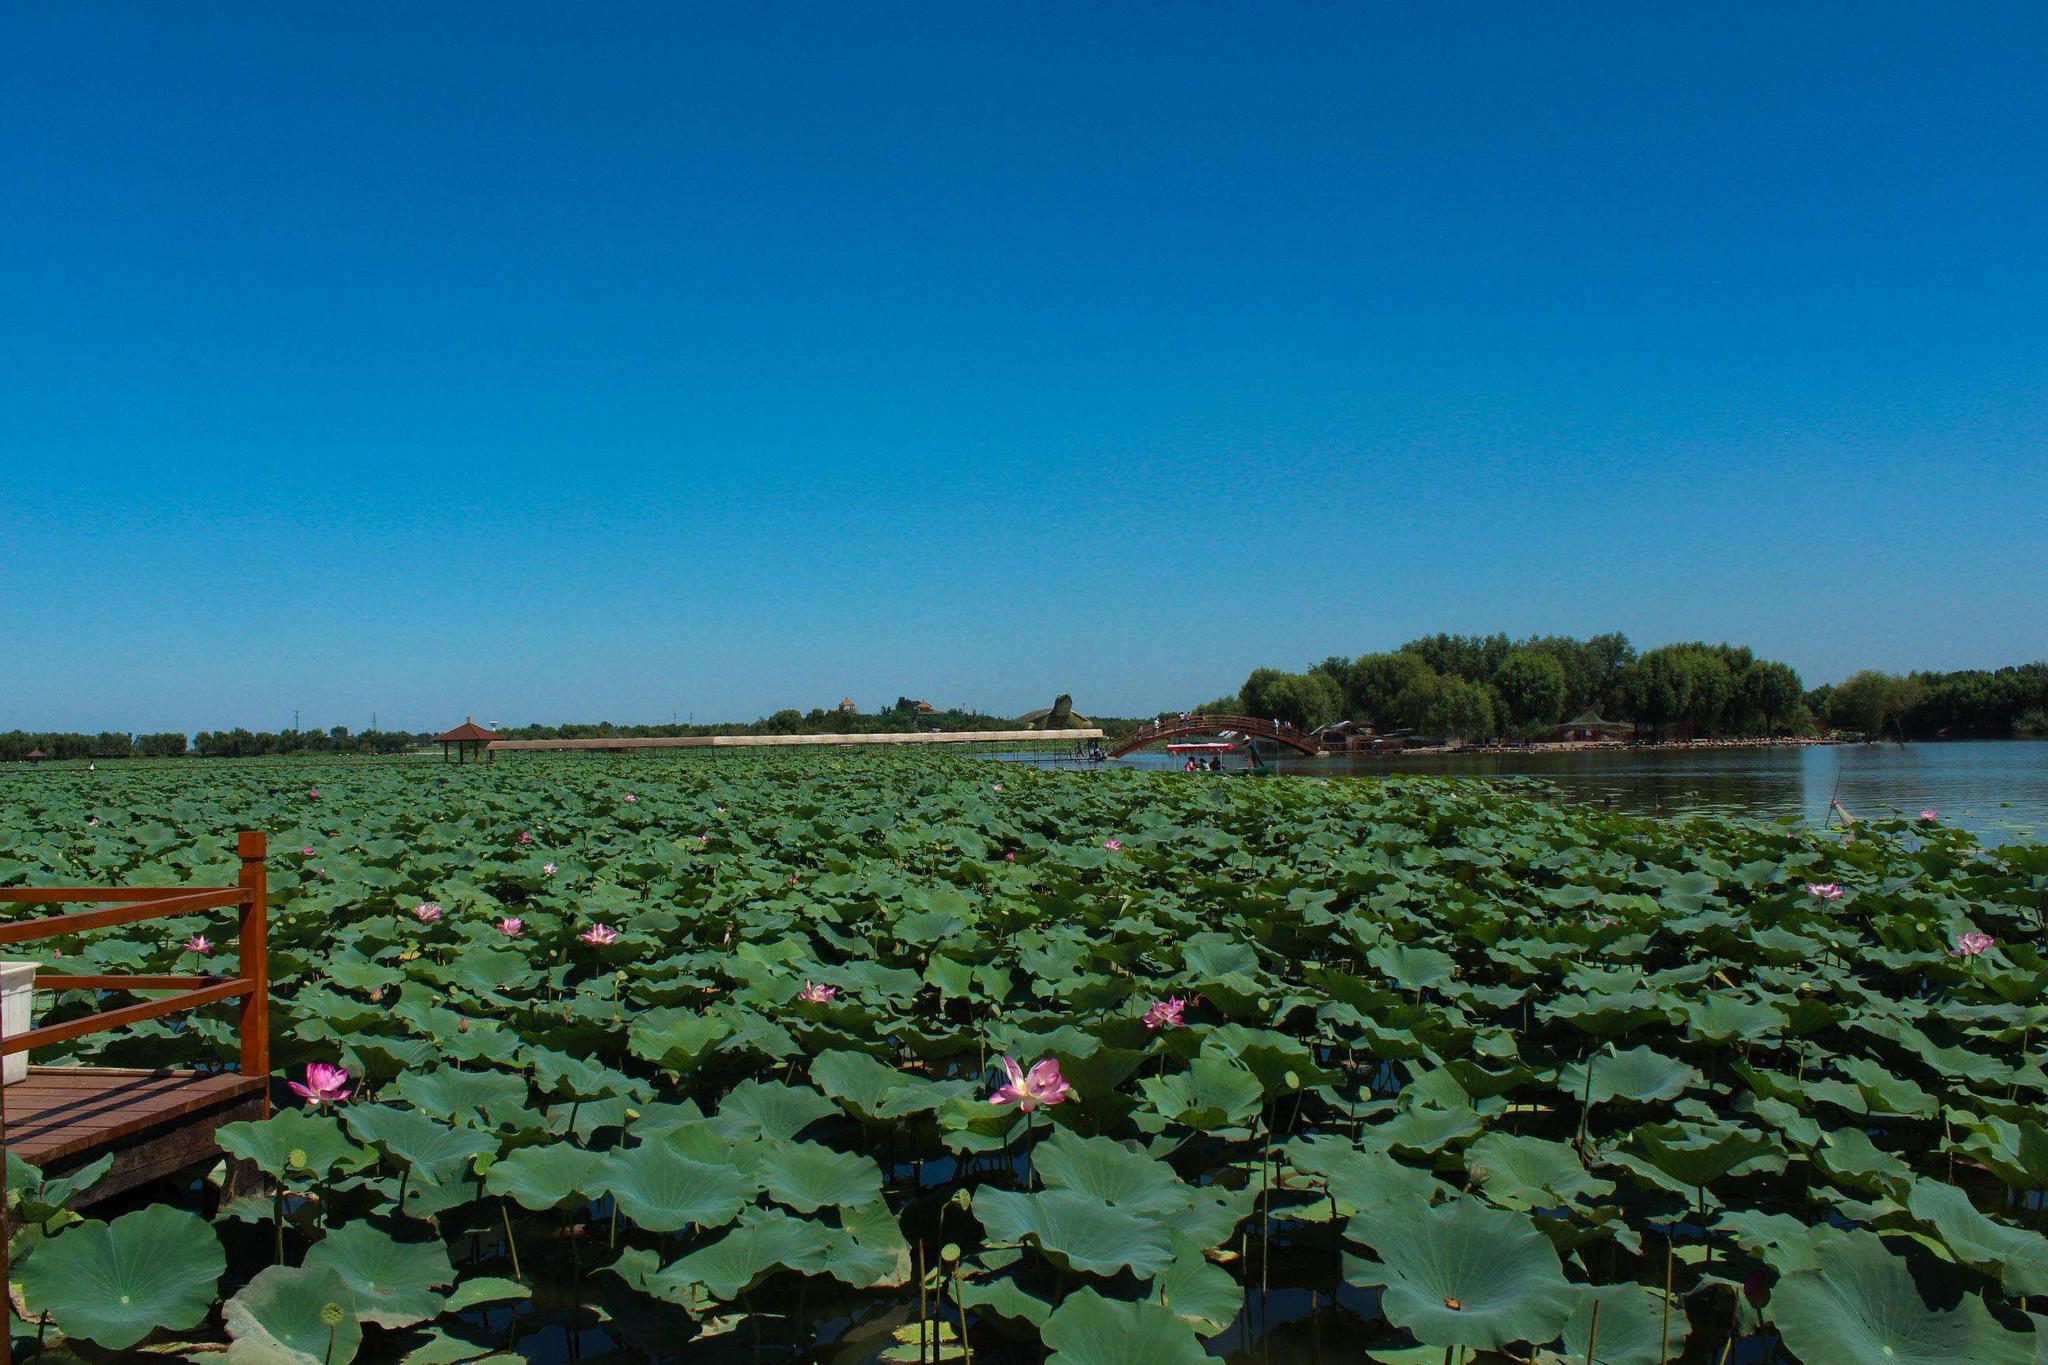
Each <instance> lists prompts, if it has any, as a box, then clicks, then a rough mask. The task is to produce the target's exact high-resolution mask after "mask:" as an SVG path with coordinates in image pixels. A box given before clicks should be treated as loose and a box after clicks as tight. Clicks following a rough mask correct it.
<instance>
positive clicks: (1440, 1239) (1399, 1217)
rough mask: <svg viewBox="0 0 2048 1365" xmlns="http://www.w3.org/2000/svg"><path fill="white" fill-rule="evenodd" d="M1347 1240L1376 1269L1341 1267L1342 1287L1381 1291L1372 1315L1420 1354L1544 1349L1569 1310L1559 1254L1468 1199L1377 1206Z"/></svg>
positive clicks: (1520, 1221) (1520, 1225) (1523, 1226)
mask: <svg viewBox="0 0 2048 1365" xmlns="http://www.w3.org/2000/svg"><path fill="white" fill-rule="evenodd" d="M1349 1235H1350V1236H1351V1237H1352V1238H1353V1239H1354V1240H1357V1241H1360V1242H1363V1243H1364V1244H1365V1245H1367V1246H1369V1247H1371V1248H1373V1249H1374V1250H1375V1251H1377V1252H1378V1253H1379V1254H1380V1258H1381V1262H1382V1263H1381V1264H1380V1265H1378V1266H1370V1265H1365V1264H1353V1263H1347V1266H1346V1271H1345V1278H1346V1279H1348V1280H1351V1281H1352V1282H1353V1283H1357V1284H1379V1285H1384V1286H1385V1290H1384V1292H1383V1294H1382V1296H1381V1299H1380V1311H1381V1312H1382V1313H1384V1314H1385V1315H1386V1317H1387V1319H1388V1321H1390V1322H1392V1323H1393V1324H1394V1325H1395V1326H1397V1327H1405V1328H1407V1329H1408V1330H1409V1331H1410V1332H1412V1333H1414V1335H1415V1339H1416V1340H1417V1341H1419V1342H1421V1343H1423V1344H1424V1345H1425V1346H1434V1347H1437V1348H1439V1349H1442V1348H1446V1347H1453V1346H1466V1347H1471V1348H1474V1349H1476V1350H1482V1351H1496V1350H1499V1349H1500V1348H1502V1347H1503V1346H1507V1345H1510V1344H1512V1343H1515V1342H1547V1341H1550V1340H1551V1339H1553V1338H1554V1337H1556V1336H1557V1334H1558V1332H1559V1331H1560V1330H1561V1329H1562V1328H1563V1326H1564V1323H1565V1319H1566V1318H1567V1317H1569V1316H1570V1315H1571V1311H1572V1309H1573V1308H1574V1307H1576V1304H1577V1298H1576V1294H1575V1292H1574V1290H1573V1289H1572V1286H1571V1284H1570V1283H1569V1282H1568V1281H1567V1280H1566V1279H1565V1277H1564V1266H1563V1264H1562V1263H1561V1262H1560V1261H1559V1260H1558V1256H1557V1249H1556V1248H1555V1247H1554V1246H1552V1245H1551V1242H1550V1239H1549V1238H1547V1237H1545V1236H1544V1235H1543V1234H1542V1233H1541V1232H1540V1231H1538V1230H1537V1227H1536V1224H1535V1223H1534V1222H1533V1221H1531V1220H1530V1219H1529V1217H1528V1216H1527V1215H1526V1214H1520V1213H1513V1212H1509V1211H1508V1210H1505V1209H1494V1208H1489V1207H1487V1206H1486V1205H1484V1204H1481V1203H1479V1202H1478V1201H1476V1200H1473V1199H1469V1198H1466V1199H1458V1200H1455V1201H1453V1202H1451V1203H1448V1204H1438V1205H1436V1206H1435V1207H1427V1206H1423V1205H1402V1204H1382V1205H1380V1206H1379V1207H1378V1208H1375V1209H1372V1210H1369V1211H1368V1212H1365V1213H1361V1214H1359V1215H1358V1216H1357V1217H1355V1218H1353V1219H1352V1220H1351V1224H1350V1233H1349Z"/></svg>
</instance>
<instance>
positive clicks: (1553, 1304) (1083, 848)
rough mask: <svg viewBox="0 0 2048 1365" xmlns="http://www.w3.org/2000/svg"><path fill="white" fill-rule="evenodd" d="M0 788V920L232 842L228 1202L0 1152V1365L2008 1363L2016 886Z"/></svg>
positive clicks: (1478, 845) (658, 809) (1748, 859)
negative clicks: (237, 898) (248, 881)
mask: <svg viewBox="0 0 2048 1365" xmlns="http://www.w3.org/2000/svg"><path fill="white" fill-rule="evenodd" d="M0 783H4V785H0V884H10V885H12V884H38V883H44V884H49V883H72V884H76V883H88V882H93V883H118V882H132V883H157V884H165V883H181V882H182V883H198V882H219V881H221V880H224V879H225V878H227V877H228V876H230V875H231V873H232V868H233V866H234V858H233V854H232V846H233V835H234V832H235V831H236V830H237V829H239V828H256V829H264V830H267V831H269V833H270V835H271V848H272V854H273V856H272V859H271V866H272V872H271V882H270V885H271V891H272V915H271V931H270V938H271V962H272V973H273V980H274V983H275V984H274V998H275V1003H274V1005H273V1021H274V1029H275V1038H274V1044H273V1048H274V1056H275V1059H276V1061H277V1064H278V1075H277V1078H276V1087H275V1094H276V1098H277V1101H278V1106H279V1107H278V1112H277V1114H276V1116H275V1117H273V1118H271V1119H269V1120H267V1121H264V1122H261V1123H253V1124H244V1125H237V1126H234V1127H231V1128H229V1129H227V1130H224V1132H223V1143H224V1145H225V1146H226V1147H227V1148H228V1149H229V1150H230V1151H232V1152H233V1153H234V1154H236V1156H237V1157H238V1158H240V1159H242V1160H245V1161H247V1162H249V1163H251V1164H253V1166H254V1167H255V1168H258V1169H260V1171H261V1172H262V1174H263V1180H264V1184H263V1187H262V1188H263V1192H262V1193H260V1194H253V1195H248V1194H245V1195H241V1196H240V1197H235V1198H230V1197H228V1196H227V1194H226V1193H224V1192H223V1189H222V1185H221V1176H220V1172H218V1171H216V1173H215V1175H214V1176H213V1177H212V1179H211V1180H210V1181H209V1182H208V1183H207V1184H205V1185H194V1186H189V1187H177V1188H172V1187H161V1186H160V1187H157V1188H156V1189H153V1190H151V1191H150V1192H149V1193H148V1194H147V1196H145V1197H135V1196H124V1197H121V1198H119V1199H116V1200H110V1201H106V1202H104V1203H101V1204H97V1205H94V1206H92V1207H89V1208H87V1209H85V1210H84V1216H83V1217H81V1216H80V1214H79V1213H77V1212H71V1211H68V1210H67V1207H66V1206H67V1205H70V1204H74V1203H76V1202H77V1200H78V1197H79V1194H80V1192H81V1190H82V1189H83V1188H84V1187H85V1186H87V1185H88V1184H89V1182H90V1181H91V1179H92V1178H93V1176H94V1172H93V1171H92V1170H91V1169H88V1170H85V1171H83V1172H78V1173H74V1174H71V1175H69V1176H66V1177H63V1178H58V1177H53V1176H46V1175H45V1174H44V1173H41V1172H36V1171H34V1170H32V1169H30V1168H27V1167H26V1166H23V1165H21V1164H20V1163H18V1162H14V1163H11V1164H10V1167H9V1170H8V1191H9V1196H8V1197H9V1205H10V1209H11V1212H12V1218H13V1225H12V1226H13V1229H14V1235H13V1239H12V1247H13V1252H14V1257H15V1260H14V1268H15V1276H16V1282H17V1287H18V1290H19V1300H20V1302H21V1303H22V1304H24V1305H25V1308H26V1312H27V1316H26V1317H25V1318H20V1319H16V1320H14V1321H13V1325H12V1330H13V1333H14V1337H15V1342H16V1349H17V1351H18V1352H20V1353H22V1354H23V1355H24V1356H26V1355H30V1354H34V1353H36V1352H38V1351H40V1352H41V1353H42V1354H43V1355H45V1356H46V1357H49V1358H64V1357H69V1356H86V1357H90V1358H97V1359H107V1358H113V1357H119V1356H127V1355H130V1354H132V1353H134V1352H138V1351H142V1350H161V1351H165V1352H168V1353H170V1354H186V1353H193V1352H197V1351H202V1350H214V1349H218V1346H219V1344H221V1343H226V1344H228V1347H229V1351H228V1359H230V1360H234V1361H242V1360H247V1361H262V1362H271V1361H320V1362H336V1363H337V1365H338V1363H339V1362H344V1361H348V1360H350V1359H363V1360H379V1361H401V1360H402V1361H409V1362H414V1363H415V1365H455V1363H456V1362H465V1361H494V1362H511V1361H516V1360H521V1359H530V1360H540V1361H555V1360H565V1359H582V1360H618V1361H636V1362H637V1361H657V1360H667V1361H689V1362H696V1361H727V1360H731V1361H741V1360H770V1361H779V1360H807V1361H810V1360H815V1361H832V1362H846V1365H852V1363H853V1362H867V1361H878V1360H884V1361H931V1362H942V1361H943V1362H954V1361H960V1362H966V1361H984V1362H989V1363H990V1365H997V1363H998V1362H1038V1361H1041V1360H1047V1359H1050V1360H1051V1361H1053V1362H1056V1363H1057V1365H1129V1363H1130V1362H1183V1361H1185V1362H1197V1361H1201V1360H1204V1359H1208V1358H1211V1357H1215V1356H1227V1357H1229V1358H1231V1359H1233V1360H1240V1361H1247V1362H1249V1361H1262V1360H1277V1361H1305V1360H1327V1361H1354V1360H1363V1359H1370V1360H1379V1361H1393V1362H1406V1361H1415V1362H1428V1363H1429V1365H1436V1363H1437V1362H1457V1361H1468V1362H1479V1361H1503V1360H1512V1361H1520V1362H1546V1363H1551V1362H1556V1363H1560V1365H1561V1363H1562V1362H1586V1361H1604V1362H1610V1363H1611V1365H1629V1363H1639V1362H1657V1361H1666V1360H1668V1361H1679V1360H1684V1361H1700V1362H1723V1361H1739V1362H1762V1361H1771V1360H1776V1361H1789V1360H1796V1361H1801V1362H1806V1365H1851V1362H1854V1365H1867V1363H1868V1362H1876V1361H1883V1362H1886V1363H1887V1365H1892V1363H1896V1365H1959V1363H1960V1362H1978V1361H1981V1362H2012V1365H2026V1362H2034V1361H2039V1360H2043V1359H2048V1347H2044V1346H2042V1345H2039V1344H2037V1343H2038V1342H2040V1341H2044V1340H2048V1335H2043V1334H2042V1333H2039V1332H2037V1329H2036V1323H2037V1322H2040V1321H2042V1320H2041V1319H2036V1318H2034V1317H2032V1316H2031V1315H2030V1314H2029V1312H2028V1310H2029V1308H2034V1309H2037V1310H2041V1311H2043V1312H2048V1297H2042V1296H2048V1237H2044V1236H2043V1229H2044V1226H2048V1223H2044V1217H2043V1210H2042V1202H2041V1191H2042V1189H2043V1188H2044V1187H2048V1114H2044V1110H2043V1107H2042V1106H2043V1099H2044V1094H2048V1073H2044V1072H2043V1070H2042V1067H2041V1057H2040V1049H2039V1048H2038V1046H2037V1045H2036V1041H2035V1035H2036V1033H2037V1031H2038V1030H2040V1029H2041V1028H2042V1026H2043V1025H2044V1024H2048V1007H2044V1000H2043V994H2042V988H2043V983H2044V981H2048V960H2044V957H2043V953H2042V915H2043V908H2044V900H2048V849H2044V848H2043V847H2041V846H2039V845H2035V844H2028V843H2013V844H2006V845H2004V846H2001V847H1996V848H1983V847H1979V846H1978V845H1977V843H1976V842H1975V841H1974V840H1973V839H1972V837H1971V836H1970V835H1968V834H1967V833H1964V832H1961V831H1958V830H1954V829H1951V828H1946V827H1944V826H1942V825H1940V824H1938V823H1934V822H1927V823H1918V822H1916V823H1910V824H1909V823H1906V822H1892V823H1888V824H1882V823H1880V824H1868V823H1866V824H1864V825H1861V826H1858V827H1857V828H1856V830H1855V831H1854V832H1852V833H1847V834H1845V833H1843V832H1842V831H1839V830H1838V831H1835V832H1833V833H1819V832H1816V831H1813V830H1811V829H1807V828H1803V827H1796V826H1794V825H1792V824H1789V823H1788V824H1780V825H1774V824H1764V823H1758V822H1743V821H1733V820H1719V819H1696V820H1689V821H1683V822H1671V821H1656V820H1649V819H1643V818H1636V817H1630V816H1624V815H1618V814H1613V813H1609V812H1603V811H1598V810H1593V809H1587V808H1580V807H1572V806H1566V805H1561V804H1556V803H1552V802H1549V801H1546V800H1544V799H1543V798H1542V796H1541V794H1540V793H1539V792H1537V791H1535V790H1534V789H1531V788H1518V787H1515V786H1512V785H1506V786H1503V785H1483V784H1479V783H1471V782H1459V781H1452V780H1429V779H1396V780H1388V781H1366V780H1360V781H1337V782H1318V781H1304V780H1284V781H1262V780H1257V779H1248V780H1222V779H1217V780H1203V781H1190V780H1187V779H1186V778H1184V777H1182V776H1181V775H1179V774H1161V773H1143V772H1118V771H1108V772H1078V773H1074V772H1039V771H1033V770H1029V769H1020V768H1012V767H998V766H997V765H991V764H986V763H981V762H976V761H973V760H968V759H961V758H957V757H948V756H944V755H931V754H913V755H896V754H875V755H866V754H856V755H844V754H833V755H819V754H801V755H751V754H740V755H720V756H716V757H704V758H696V757H682V756H674V755H664V756H656V757H649V758H634V759H617V758H605V759H595V760H593V759H589V758H585V757H583V756H565V757H563V758H560V759H556V758H552V757H550V758H536V759H530V760H527V761H512V762H500V763H497V764H495V765H492V766H488V767H483V766H479V767H469V768H446V767H442V766H440V765H439V764H434V763H426V762H418V761H410V760H393V761H372V762H362V763H346V762H336V763H329V764H294V763H265V762H252V763H241V764H228V763H198V762H193V763H178V764H169V763H167V764H161V765H151V764H133V765H110V766H109V767H108V769H106V770H104V771H101V772H99V773H95V774H86V773H84V772H82V771H78V770H73V769H62V768H57V769H48V770H44V771H40V772H34V773H17V774H10V775H8V776H6V777H5V778H0ZM226 928H227V926H226V924H225V923H224V922H223V920H222V919H221V918H218V917H206V916H194V917H191V918H189V919H178V920H162V921H152V922H147V923H143V924H139V925H131V926H126V927H124V928H120V929H110V930H105V931H102V932H100V933H98V934H96V935H93V936H90V937H88V938H84V939H79V940H65V941H59V942H60V943H61V944H62V946H63V947H65V948H67V949H71V950H73V952H72V956H70V957H68V958H61V959H46V960H47V961H49V962H50V965H51V966H52V968H53V969H58V968H68V969H72V970H79V971H140V972H163V971H190V970H193V969H194V968H195V966H197V965H199V964H200V963H201V962H202V961H204V963H205V969H206V970H211V971H220V970H225V968H226V964H228V963H231V962H232V960H233V953H234V948H233V943H232V940H231V939H227V941H224V942H221V943H219V944H218V945H217V946H216V945H214V944H213V943H212V942H211V940H209V941H208V943H207V944H206V945H205V948H206V949H210V950H211V951H210V952H206V951H204V950H203V949H201V948H199V947H196V946H195V945H194V943H193V938H194V936H195V935H214V936H219V937H225V935H224V933H223V931H224V930H225V929H226ZM105 1003H107V1002H100V1001H93V1000H87V999H82V998H76V997H61V996H60V997H49V996H46V997H44V1000H43V1005H44V1010H43V1016H42V1017H43V1019H44V1020H54V1019H59V1018H63V1017H66V1016H68V1015H72V1014H78V1013H83V1012H86V1011H87V1010H88V1009H89V1008H91V1007H94V1006H96V1005H101V1006H103V1005H104V1004H105ZM77 1046H78V1048H79V1051H78V1052H77V1053H76V1054H74V1058H75V1060H78V1061H84V1062H104V1063H108V1064H118V1065H174V1066H193V1067H211V1066H219V1065H224V1064H228V1063H230V1062H231V1060H232V1058H233V1057H234V1055H235V1052H234V1042H233V1035H232V1023H231V1021H230V1020H229V1019H228V1018H226V1017H225V1016H222V1017H212V1016H208V1015H201V1016H184V1017H174V1018H172V1019H169V1020H160V1021H155V1022H154V1023H151V1024H147V1025H143V1026H140V1027H136V1028H132V1029H129V1030H126V1031H124V1032H121V1033H118V1034H99V1035H92V1036H90V1037H88V1038H86V1039H82V1040H80V1043H79V1044H78V1045H77ZM1006 1057H1007V1058H1010V1059H1013V1060H1014V1062H1015V1063H1016V1064H1017V1065H1018V1068H1019V1070H1020V1071H1027V1072H1029V1073H1030V1074H1027V1075H1025V1076H1024V1077H1023V1078H1022V1085H1021V1087H1019V1086H1018V1085H1016V1084H1015V1083H1014V1081H1013V1078H1012V1076H1011V1074H1010V1073H1009V1071H1007V1070H1006V1068H1005V1067H1004V1065H1003V1059H1004V1058H1006ZM38 1060H39V1061H42V1062H51V1061H56V1060H59V1059H58V1058H57V1057H53V1056H44V1055H42V1054H39V1055H38ZM330 1067H331V1068H340V1069H341V1070H343V1071H345V1072H346V1073H347V1074H346V1076H345V1077H341V1076H338V1075H337V1074H336V1073H334V1072H331V1071H329V1070H328V1068H330ZM1034 1067H1035V1068H1036V1070H1035V1072H1034V1071H1030V1069H1032V1068H1034ZM309 1068H315V1069H313V1070H310V1071H309ZM288 1081H290V1082H297V1083H298V1085H299V1086H300V1088H301V1090H302V1091H306V1092H310V1093H309V1094H303V1095H302V1094H300V1093H294V1092H293V1091H291V1090H288V1089H287V1088H286V1084H285V1083H286V1082H288ZM1005 1087H1007V1088H1005ZM1020 1088H1021V1092H1022V1095H1023V1097H1022V1098H1021V1099H1020V1098H1018V1095H1019V1092H1020ZM991 1096H997V1097H999V1098H1002V1099H1004V1100H1005V1102H1004V1103H995V1102H993V1101H992V1099H991Z"/></svg>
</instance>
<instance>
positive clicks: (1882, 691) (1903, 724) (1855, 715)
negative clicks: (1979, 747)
mask: <svg viewBox="0 0 2048 1365" xmlns="http://www.w3.org/2000/svg"><path fill="white" fill-rule="evenodd" d="M1806 702H1807V705H1808V707H1809V708H1811V710H1812V712H1813V714H1814V715H1815V716H1818V717H1823V718H1825V720H1826V722H1827V723H1828V724H1829V725H1831V726H1833V727H1835V728H1836V729H1840V730H1853V731H1856V732H1858V733H1860V734H1866V735H1870V736H1873V737H1888V738H1894V739H2004V738H2016V739H2041V738H2048V663H2031V664H2020V665H2017V666H2016V667H2011V668H1995V669H1983V668H1970V669H1963V670H1960V671H1958V672H1954V673H1905V674H1899V673H1881V672H1878V671H1877V670H1876V669H1865V670H1863V671H1862V672H1860V673H1855V674H1852V675H1850V676H1849V677H1848V678H1845V679H1844V680H1843V681H1841V682H1840V683H1834V684H1826V685H1823V686H1820V687H1816V688H1814V689H1813V691H1811V692H1809V693H1807V694H1806Z"/></svg>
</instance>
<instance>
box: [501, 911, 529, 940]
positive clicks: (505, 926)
mask: <svg viewBox="0 0 2048 1365" xmlns="http://www.w3.org/2000/svg"><path fill="white" fill-rule="evenodd" d="M498 932H499V933H501V934H503V935H504V936H505V937H506V938H518V937H519V936H520V935H521V934H523V933H525V932H526V921H525V920H523V919H520V918H519V917H518V916H516V915H507V916H505V918H503V919H501V920H499V921H498Z"/></svg>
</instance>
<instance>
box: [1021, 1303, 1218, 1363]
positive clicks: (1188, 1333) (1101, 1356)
mask: <svg viewBox="0 0 2048 1365" xmlns="http://www.w3.org/2000/svg"><path fill="white" fill-rule="evenodd" d="M1041 1335H1042V1336H1043V1338H1044V1340H1045V1344H1046V1345H1047V1346H1050V1347H1051V1348H1052V1354H1051V1355H1050V1356H1048V1357H1047V1358H1046V1365H1204V1363H1205V1362H1206V1361H1207V1360H1208V1359H1209V1353H1208V1352H1207V1351H1204V1350H1203V1349H1202V1343H1201V1342H1200V1341H1199V1340H1198V1339H1197V1338H1196V1336H1195V1332H1194V1328H1193V1327H1191V1326H1189V1325H1188V1323H1187V1322H1186V1321H1185V1320H1183V1319H1182V1318H1180V1317H1178V1316H1177V1315H1175V1313H1174V1312H1173V1310H1172V1309H1170V1308H1166V1307H1163V1306H1161V1305H1160V1304H1156V1303H1126V1302H1123V1301H1121V1300H1118V1299H1106V1298H1104V1297H1102V1296H1101V1295H1100V1294H1098V1293H1096V1292H1095V1291H1094V1290H1092V1289H1077V1290H1075V1291H1073V1292H1072V1293H1070V1294H1068V1295H1067V1297H1066V1298H1065V1299H1064V1300H1062V1301H1061V1303H1060V1306H1059V1307H1058V1308H1057V1309H1055V1310H1054V1311H1053V1314H1052V1316H1051V1317H1049V1318H1047V1319H1046V1322H1045V1329H1044V1331H1043V1333H1042V1334H1041Z"/></svg>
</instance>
